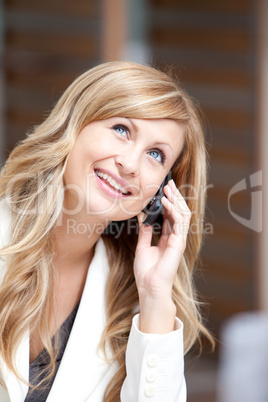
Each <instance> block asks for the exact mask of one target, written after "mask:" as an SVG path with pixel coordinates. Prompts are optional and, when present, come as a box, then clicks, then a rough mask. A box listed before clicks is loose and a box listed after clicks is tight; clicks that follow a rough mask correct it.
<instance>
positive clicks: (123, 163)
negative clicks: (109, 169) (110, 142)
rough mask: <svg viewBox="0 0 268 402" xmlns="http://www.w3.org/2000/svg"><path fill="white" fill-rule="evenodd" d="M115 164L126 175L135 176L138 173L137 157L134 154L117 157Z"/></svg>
mask: <svg viewBox="0 0 268 402" xmlns="http://www.w3.org/2000/svg"><path fill="white" fill-rule="evenodd" d="M115 162H116V164H117V165H118V166H119V168H120V170H122V171H123V172H124V174H126V175H131V176H137V175H138V173H139V157H138V155H137V154H136V153H128V152H126V153H125V154H120V155H117V157H116V158H115Z"/></svg>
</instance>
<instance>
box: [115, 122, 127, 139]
mask: <svg viewBox="0 0 268 402" xmlns="http://www.w3.org/2000/svg"><path fill="white" fill-rule="evenodd" d="M113 129H114V130H115V131H116V132H117V133H118V134H120V135H123V136H125V137H128V134H129V130H128V128H127V127H126V126H123V125H122V124H116V125H115V126H113Z"/></svg>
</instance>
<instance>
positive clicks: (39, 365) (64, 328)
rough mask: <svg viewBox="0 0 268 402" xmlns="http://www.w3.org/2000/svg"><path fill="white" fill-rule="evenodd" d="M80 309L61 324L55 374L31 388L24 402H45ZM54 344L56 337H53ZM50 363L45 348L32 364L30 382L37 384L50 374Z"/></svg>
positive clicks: (76, 308) (74, 311)
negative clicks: (38, 385) (37, 386)
mask: <svg viewBox="0 0 268 402" xmlns="http://www.w3.org/2000/svg"><path fill="white" fill-rule="evenodd" d="M77 310H78V306H77V307H75V309H74V310H73V311H72V312H71V314H70V315H69V317H67V318H66V320H65V321H64V323H63V324H62V325H61V327H60V329H59V333H58V335H59V351H58V354H57V358H56V367H55V372H54V373H53V376H52V377H50V378H49V379H48V380H46V381H45V382H44V383H42V385H41V386H40V388H37V389H34V390H32V389H31V388H29V391H28V393H27V395H26V398H25V400H24V402H45V401H46V399H47V397H48V394H49V391H50V389H51V387H52V384H53V381H54V379H55V377H56V374H57V371H58V368H59V365H60V362H61V359H62V356H63V353H64V350H65V347H66V344H67V342H68V339H69V335H70V332H71V330H72V326H73V323H74V320H75V316H76V313H77ZM52 344H54V337H53V338H52ZM49 363H50V357H49V354H48V352H47V351H46V349H43V350H42V352H41V353H40V354H39V355H38V356H37V358H36V359H35V360H34V361H33V362H32V363H31V364H30V372H29V382H30V384H33V385H37V384H38V383H39V382H40V381H41V380H42V379H44V378H45V377H46V375H47V374H48V366H49Z"/></svg>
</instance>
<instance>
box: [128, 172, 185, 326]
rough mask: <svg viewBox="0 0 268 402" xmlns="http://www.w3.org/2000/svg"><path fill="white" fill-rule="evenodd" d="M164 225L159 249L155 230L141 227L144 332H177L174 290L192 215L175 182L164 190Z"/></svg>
mask: <svg viewBox="0 0 268 402" xmlns="http://www.w3.org/2000/svg"><path fill="white" fill-rule="evenodd" d="M164 193H165V195H166V197H167V198H165V197H163V198H162V203H163V205H164V222H163V227H162V234H161V237H160V240H159V244H158V246H154V247H152V246H151V241H152V230H153V228H152V226H145V225H143V224H141V225H140V231H139V238H138V244H137V248H136V254H135V260H134V274H135V279H136V284H137V288H138V292H139V301H140V330H141V331H142V332H150V333H165V332H169V331H172V330H173V329H174V322H175V315H176V308H175V305H174V303H173V301H172V287H173V283H174V279H175V276H176V274H177V270H178V267H179V264H180V261H181V258H182V256H183V253H184V250H185V246H186V239H187V234H188V230H189V225H190V219H191V211H190V210H189V208H188V206H187V204H186V202H185V200H184V198H183V197H182V195H181V194H180V192H179V190H178V189H177V188H176V186H175V183H174V181H173V180H170V181H169V182H168V184H167V185H166V186H165V187H164Z"/></svg>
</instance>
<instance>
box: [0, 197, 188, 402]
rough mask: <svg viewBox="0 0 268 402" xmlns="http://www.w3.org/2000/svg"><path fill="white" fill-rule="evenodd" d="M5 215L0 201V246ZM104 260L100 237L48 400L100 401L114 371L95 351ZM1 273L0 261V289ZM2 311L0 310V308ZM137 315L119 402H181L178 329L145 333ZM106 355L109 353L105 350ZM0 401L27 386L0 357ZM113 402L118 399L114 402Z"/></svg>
mask: <svg viewBox="0 0 268 402" xmlns="http://www.w3.org/2000/svg"><path fill="white" fill-rule="evenodd" d="M9 223H10V216H9V211H8V208H7V206H6V204H5V202H4V201H1V202H0V247H2V245H3V244H6V243H7V242H8V230H9V227H10V224H9ZM108 270H109V267H108V261H107V255H106V250H105V245H104V243H103V240H102V239H101V238H100V239H99V241H98V243H97V245H96V249H95V255H94V257H93V260H92V262H91V264H90V267H89V270H88V274H87V279H86V283H85V287H84V291H83V294H82V298H81V301H80V304H79V308H78V311H77V315H76V318H75V321H74V324H73V328H72V331H71V333H70V337H69V340H68V343H67V345H66V349H65V352H64V355H63V358H62V361H61V364H60V366H59V369H58V372H57V375H56V377H55V380H54V382H53V385H52V387H51V390H50V392H49V395H48V397H47V402H86V401H91V402H102V401H103V394H104V391H105V388H106V386H107V384H108V382H109V381H110V379H111V378H112V377H113V375H114V374H115V372H116V371H117V365H116V364H112V365H109V364H107V363H106V362H105V360H104V358H103V356H102V354H101V352H100V351H98V344H99V341H100V338H101V334H102V331H103V329H104V326H105V323H106V316H105V286H106V280H107V274H108ZM5 272H6V264H5V261H4V260H2V261H0V285H1V282H2V279H3V276H4V274H5ZM0 308H1V306H0ZM138 318H139V317H138V315H136V316H135V317H134V319H133V322H132V328H131V331H130V336H129V340H128V345H127V352H126V370H127V376H126V378H125V381H124V383H123V386H122V389H121V396H120V401H122V402H145V401H148V402H149V401H152V402H163V401H167V402H185V401H186V385H185V379H184V357H183V325H182V323H181V321H180V320H179V319H176V329H175V330H174V331H173V332H170V333H168V334H164V335H159V334H144V333H142V332H140V331H139V329H138ZM108 353H109V351H108ZM16 361H17V366H18V369H19V372H20V374H21V376H22V377H23V378H24V379H25V380H26V381H28V378H29V333H26V335H25V336H24V338H23V340H22V342H21V344H20V346H19V349H18V352H17V356H16ZM0 362H1V377H2V379H3V381H4V383H5V385H6V388H5V387H3V386H1V385H0V401H1V402H23V401H24V399H25V396H26V394H27V392H28V387H27V385H25V384H24V383H23V382H21V381H20V380H18V379H17V378H16V376H14V374H12V373H11V372H10V371H9V370H8V368H7V367H6V365H5V364H4V362H3V361H2V359H1V356H0ZM115 402H117V401H115Z"/></svg>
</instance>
